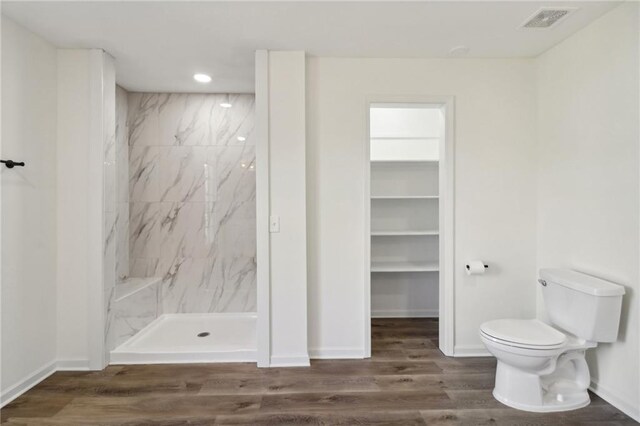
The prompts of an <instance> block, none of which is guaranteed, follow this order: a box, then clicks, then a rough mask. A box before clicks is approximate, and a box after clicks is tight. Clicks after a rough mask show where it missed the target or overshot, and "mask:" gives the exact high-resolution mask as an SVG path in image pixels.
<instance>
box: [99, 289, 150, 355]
mask: <svg viewBox="0 0 640 426" xmlns="http://www.w3.org/2000/svg"><path fill="white" fill-rule="evenodd" d="M161 282H162V279H161V278H159V277H148V278H128V279H126V280H124V281H122V282H120V283H118V284H116V286H115V289H114V300H113V303H112V306H111V307H110V312H109V315H108V317H109V320H110V325H109V328H108V336H107V338H108V341H109V348H110V349H111V350H113V349H114V348H117V347H118V346H120V345H121V344H122V343H124V342H125V341H127V340H129V339H130V338H131V337H133V336H134V335H135V334H137V333H138V332H139V331H140V330H142V329H143V328H145V327H146V326H147V325H149V324H150V323H151V322H153V321H154V320H155V319H156V318H158V317H159V316H160V314H161V313H162V306H161V305H160V283H161Z"/></svg>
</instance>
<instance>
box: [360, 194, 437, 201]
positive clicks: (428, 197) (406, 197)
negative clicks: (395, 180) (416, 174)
mask: <svg viewBox="0 0 640 426" xmlns="http://www.w3.org/2000/svg"><path fill="white" fill-rule="evenodd" d="M438 198H440V196H438V195H372V196H371V199H372V200H437V199H438Z"/></svg>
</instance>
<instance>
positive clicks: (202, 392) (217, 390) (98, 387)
mask: <svg viewBox="0 0 640 426" xmlns="http://www.w3.org/2000/svg"><path fill="white" fill-rule="evenodd" d="M372 329H373V339H372V350H373V357H372V358H371V359H369V360H336V361H329V360H317V361H313V362H312V363H311V367H310V368H270V369H258V368H256V367H255V365H253V364H185V365H138V366H110V367H108V368H107V369H106V370H104V371H101V372H58V373H55V374H54V375H52V376H51V377H49V378H48V379H46V380H45V381H43V382H42V383H40V384H39V385H37V386H36V387H34V388H33V389H31V390H30V391H29V392H27V393H26V394H25V395H23V396H21V397H20V398H18V399H17V400H15V401H14V402H13V403H11V404H9V405H8V406H7V407H5V408H4V409H3V410H2V411H1V412H0V416H1V419H2V423H3V424H4V423H8V424H16V425H285V424H296V425H298V424H300V425H334V424H335V425H425V424H429V425H558V424H562V425H582V424H584V425H631V424H636V423H635V422H634V421H633V420H632V419H630V418H629V417H626V416H625V415H624V414H623V413H621V412H620V411H619V410H617V409H615V408H614V407H612V406H611V405H609V404H607V403H606V402H605V401H603V400H602V399H600V398H598V397H597V396H595V395H592V403H591V405H589V406H588V407H586V408H583V409H581V410H577V411H572V412H567V413H553V414H532V413H526V412H522V411H517V410H513V409H511V408H508V407H505V406H504V405H502V404H500V403H498V402H497V401H496V400H494V399H493V397H492V395H491V390H492V388H493V379H494V371H495V360H494V359H492V358H462V359H461V358H455V359H453V358H446V357H444V356H443V355H442V354H441V353H440V351H439V350H438V349H437V333H438V323H437V321H436V320H430V319H385V320H382V319H380V320H374V321H373V327H372Z"/></svg>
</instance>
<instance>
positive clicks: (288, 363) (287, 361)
mask: <svg viewBox="0 0 640 426" xmlns="http://www.w3.org/2000/svg"><path fill="white" fill-rule="evenodd" d="M310 365H311V361H310V360H309V355H298V356H272V357H271V365H270V367H309V366H310Z"/></svg>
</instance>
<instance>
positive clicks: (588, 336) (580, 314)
mask: <svg viewBox="0 0 640 426" xmlns="http://www.w3.org/2000/svg"><path fill="white" fill-rule="evenodd" d="M538 282H539V283H540V284H541V285H542V295H543V297H544V303H545V307H546V310H547V314H548V315H549V319H550V320H551V323H552V324H554V325H557V326H558V327H560V328H562V329H563V330H566V331H567V332H569V333H571V334H573V335H575V336H577V337H580V338H582V339H585V340H588V341H591V342H615V341H616V340H617V337H618V326H619V325H620V310H621V308H622V295H623V294H624V287H623V286H621V285H618V284H614V283H612V282H609V281H606V280H602V279H600V278H596V277H592V276H591V275H587V274H583V273H580V272H576V271H571V270H568V269H541V270H540V279H539V280H538Z"/></svg>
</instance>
